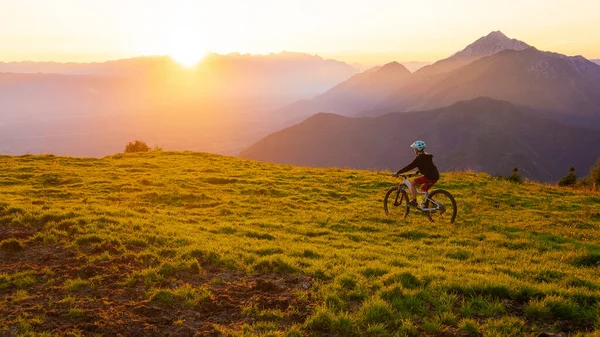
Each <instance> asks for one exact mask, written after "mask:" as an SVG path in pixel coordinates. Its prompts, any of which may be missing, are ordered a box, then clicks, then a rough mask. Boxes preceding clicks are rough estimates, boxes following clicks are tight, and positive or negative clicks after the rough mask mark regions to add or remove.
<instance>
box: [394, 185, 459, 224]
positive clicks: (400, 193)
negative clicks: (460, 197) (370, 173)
mask: <svg viewBox="0 0 600 337" xmlns="http://www.w3.org/2000/svg"><path fill="white" fill-rule="evenodd" d="M417 175H419V174H401V175H400V177H402V178H403V179H404V180H403V181H402V182H401V183H399V184H398V185H397V186H394V187H392V188H390V189H389V190H388V191H387V193H386V194H385V198H384V199H383V209H384V210H385V214H386V215H392V213H395V214H402V213H404V215H403V216H404V217H406V216H408V213H410V209H411V207H410V206H409V205H408V202H409V201H410V199H409V198H408V194H409V193H410V184H411V182H410V181H409V180H408V178H411V177H415V176H417ZM417 193H418V194H421V195H423V201H422V202H421V203H420V204H419V206H418V207H416V209H418V210H419V211H421V212H423V213H425V215H427V217H428V218H429V220H430V221H431V222H434V221H436V220H437V221H440V222H450V223H454V219H456V201H455V200H454V197H453V196H452V194H450V192H448V191H445V190H434V191H432V192H431V193H429V192H421V191H419V190H417Z"/></svg>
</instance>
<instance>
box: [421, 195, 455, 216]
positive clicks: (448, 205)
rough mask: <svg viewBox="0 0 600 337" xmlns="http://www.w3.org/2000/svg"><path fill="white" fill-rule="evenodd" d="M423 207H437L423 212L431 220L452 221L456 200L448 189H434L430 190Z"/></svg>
mask: <svg viewBox="0 0 600 337" xmlns="http://www.w3.org/2000/svg"><path fill="white" fill-rule="evenodd" d="M425 208H438V209H437V210H435V211H427V212H425V213H426V214H427V217H428V218H429V220H431V221H432V222H433V221H438V222H449V223H454V220H455V219H456V211H457V210H456V201H455V200H454V197H453V196H452V194H450V192H448V191H444V190H435V191H433V192H431V194H430V195H429V197H428V198H427V200H426V201H425Z"/></svg>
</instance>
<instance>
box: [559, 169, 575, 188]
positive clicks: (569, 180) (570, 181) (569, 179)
mask: <svg viewBox="0 0 600 337" xmlns="http://www.w3.org/2000/svg"><path fill="white" fill-rule="evenodd" d="M576 182H577V175H576V174H575V168H574V167H571V168H570V169H569V174H567V175H566V176H564V177H562V178H561V179H560V181H559V182H558V186H562V187H564V186H573V185H575V183H576Z"/></svg>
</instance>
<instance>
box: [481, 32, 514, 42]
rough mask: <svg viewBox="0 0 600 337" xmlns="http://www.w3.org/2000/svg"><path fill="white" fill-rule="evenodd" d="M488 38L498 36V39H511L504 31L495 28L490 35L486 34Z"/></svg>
mask: <svg viewBox="0 0 600 337" xmlns="http://www.w3.org/2000/svg"><path fill="white" fill-rule="evenodd" d="M486 37H487V38H497V39H508V40H510V39H509V38H508V37H507V36H506V35H504V33H502V32H501V31H499V30H495V31H493V32H490V33H489V34H488V35H486Z"/></svg>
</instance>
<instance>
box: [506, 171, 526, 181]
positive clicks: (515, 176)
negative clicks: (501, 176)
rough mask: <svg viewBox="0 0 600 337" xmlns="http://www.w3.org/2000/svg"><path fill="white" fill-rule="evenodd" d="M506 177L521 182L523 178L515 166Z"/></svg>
mask: <svg viewBox="0 0 600 337" xmlns="http://www.w3.org/2000/svg"><path fill="white" fill-rule="evenodd" d="M506 179H507V180H508V181H510V182H513V183H522V182H523V178H521V175H520V174H519V169H518V168H516V167H515V168H514V169H513V170H512V174H511V175H510V176H508V177H507V178H506Z"/></svg>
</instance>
